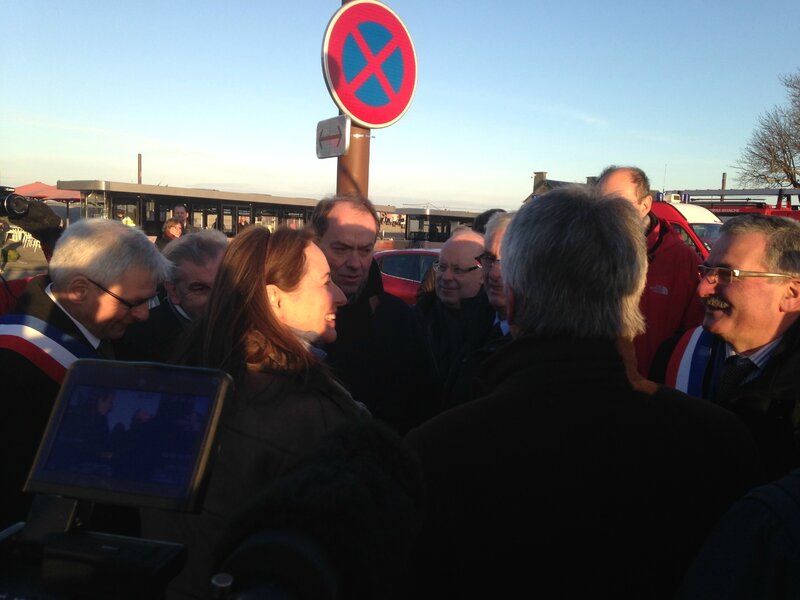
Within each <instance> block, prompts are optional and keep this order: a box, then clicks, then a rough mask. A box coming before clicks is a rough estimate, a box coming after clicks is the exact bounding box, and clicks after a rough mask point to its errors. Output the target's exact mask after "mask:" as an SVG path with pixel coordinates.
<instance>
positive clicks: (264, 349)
mask: <svg viewBox="0 0 800 600" xmlns="http://www.w3.org/2000/svg"><path fill="white" fill-rule="evenodd" d="M311 243H313V234H312V232H311V231H309V230H306V229H299V230H298V229H290V228H288V227H283V226H282V227H279V228H278V229H276V230H275V232H274V233H272V234H270V232H269V230H268V229H265V228H262V227H248V228H247V229H245V230H244V231H242V233H240V234H239V235H237V236H236V237H234V238H233V240H232V241H231V242H230V244H229V245H228V249H227V250H226V251H225V255H224V256H223V258H222V263H221V264H220V267H219V271H218V272H217V276H216V279H215V280H214V287H213V289H212V291H211V296H210V297H209V300H208V306H207V308H206V312H205V314H204V316H203V317H202V318H201V319H200V321H199V322H198V323H197V325H196V326H195V327H193V329H192V332H191V334H190V335H189V336H188V337H189V339H188V342H187V346H186V351H185V352H184V355H183V356H184V360H183V361H182V362H188V363H189V364H196V365H199V366H204V367H210V368H219V369H222V370H224V371H227V372H228V373H230V374H231V375H232V376H233V377H234V378H237V377H239V376H241V375H243V374H244V372H245V369H246V367H247V365H252V366H256V367H258V368H260V369H262V370H264V371H296V372H305V371H307V370H308V369H309V368H310V367H311V366H312V365H314V364H315V362H316V359H315V358H314V356H313V355H312V353H311V351H310V350H309V349H308V347H307V346H306V344H305V343H304V342H302V341H301V340H300V339H299V338H298V337H297V335H295V333H294V332H293V331H292V330H291V329H289V327H287V326H286V325H284V324H283V323H282V322H281V321H280V320H279V319H278V318H277V316H275V314H274V313H273V311H272V307H271V306H270V303H269V299H268V297H267V287H266V286H267V284H274V285H276V286H278V287H279V288H281V289H282V290H284V291H292V290H294V289H296V288H297V286H298V285H299V284H300V281H301V280H302V278H303V276H304V275H305V273H306V257H305V249H306V247H307V246H308V245H309V244H311Z"/></svg>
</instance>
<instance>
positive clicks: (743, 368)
mask: <svg viewBox="0 0 800 600" xmlns="http://www.w3.org/2000/svg"><path fill="white" fill-rule="evenodd" d="M755 369H756V365H755V363H754V362H753V361H752V360H750V359H749V358H747V357H746V356H738V355H733V356H729V357H728V358H727V359H725V364H723V365H722V372H721V373H720V376H719V384H717V393H716V396H715V397H714V400H715V401H716V402H718V403H719V402H726V401H727V400H729V399H730V397H731V396H732V395H733V394H734V392H735V391H736V389H737V388H738V387H739V385H740V384H741V383H742V381H744V379H745V378H746V377H747V376H748V375H749V374H750V373H751V372H752V371H754V370H755Z"/></svg>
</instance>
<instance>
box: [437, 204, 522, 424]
mask: <svg viewBox="0 0 800 600" xmlns="http://www.w3.org/2000/svg"><path fill="white" fill-rule="evenodd" d="M513 216H514V213H509V212H506V211H497V212H495V213H494V214H492V215H491V217H489V221H488V222H487V223H486V226H485V233H484V249H483V253H481V254H480V256H478V257H477V259H478V261H479V262H480V264H481V269H482V270H483V277H484V288H485V289H486V295H487V296H488V298H489V304H491V305H492V308H494V309H495V311H496V315H495V318H494V326H493V327H492V330H491V333H490V334H489V335H488V337H487V339H486V342H485V343H484V344H483V345H482V346H480V347H479V348H477V349H476V350H474V351H473V352H470V353H469V354H468V355H466V356H464V357H463V358H462V359H461V361H460V362H459V363H458V364H457V365H456V366H454V367H453V369H452V372H451V373H450V375H449V377H448V378H447V381H445V385H444V407H445V408H451V407H453V406H457V405H459V404H463V403H464V402H467V401H469V400H471V399H472V398H473V397H474V380H475V378H476V374H477V373H478V370H479V368H480V366H481V364H482V363H483V362H484V361H485V360H486V359H487V358H488V357H489V356H491V355H492V354H494V353H495V352H496V351H497V350H499V349H500V348H502V347H503V346H505V345H506V344H508V343H509V342H510V341H511V329H510V326H509V324H508V314H507V311H506V294H505V286H504V284H503V272H502V269H501V266H500V265H501V263H502V242H503V236H505V233H506V229H508V224H509V223H510V222H511V218H512V217H513Z"/></svg>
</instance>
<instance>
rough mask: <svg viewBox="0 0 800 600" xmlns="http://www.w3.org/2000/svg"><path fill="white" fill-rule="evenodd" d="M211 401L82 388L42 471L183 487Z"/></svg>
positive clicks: (123, 482) (122, 486)
mask: <svg viewBox="0 0 800 600" xmlns="http://www.w3.org/2000/svg"><path fill="white" fill-rule="evenodd" d="M209 404H210V402H209V398H207V397H203V396H189V395H177V394H165V393H160V392H145V391H135V390H126V389H113V388H107V387H94V386H88V385H81V386H77V387H76V388H75V389H74V390H73V393H72V394H71V395H70V398H69V401H68V404H67V406H66V409H65V410H64V412H63V414H62V416H61V420H60V423H59V425H58V428H57V432H56V435H55V438H54V440H53V444H52V446H51V448H50V451H49V453H48V455H47V457H46V460H45V462H44V468H43V472H42V474H43V475H45V476H47V474H48V473H47V472H50V473H49V475H50V476H53V477H55V478H56V479H58V478H69V479H73V478H74V476H84V477H85V478H87V480H88V479H96V480H97V481H98V483H99V482H102V480H108V481H109V482H110V481H114V485H115V487H116V488H118V489H125V488H131V487H136V486H137V485H138V484H157V485H162V486H170V487H172V486H175V487H179V488H180V487H184V486H186V485H187V484H188V482H189V480H190V479H191V477H192V474H193V469H194V466H195V462H196V457H197V454H198V452H199V449H200V444H201V442H202V440H203V436H204V434H205V430H206V425H207V422H208V417H209ZM126 482H128V483H127V484H126Z"/></svg>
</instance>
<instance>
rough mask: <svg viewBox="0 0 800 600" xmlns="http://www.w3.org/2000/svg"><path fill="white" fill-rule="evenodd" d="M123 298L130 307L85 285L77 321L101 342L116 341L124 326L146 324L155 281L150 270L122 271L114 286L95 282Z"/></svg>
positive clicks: (131, 269)
mask: <svg viewBox="0 0 800 600" xmlns="http://www.w3.org/2000/svg"><path fill="white" fill-rule="evenodd" d="M98 283H100V284H102V285H103V286H104V287H106V288H107V289H108V291H109V292H112V293H114V294H116V295H117V296H119V297H120V298H123V299H124V300H126V301H127V302H129V303H130V304H133V305H135V307H134V308H129V307H127V306H125V305H124V304H123V303H122V302H120V301H119V300H117V299H116V298H114V297H113V296H112V295H111V294H108V293H106V292H105V291H103V290H101V289H100V288H99V287H97V286H96V285H94V284H92V283H89V282H88V281H87V282H86V288H85V289H86V298H85V301H84V302H83V303H82V304H81V306H80V307H79V308H78V311H79V313H80V314H79V316H78V317H77V318H78V320H79V321H80V322H81V323H82V324H83V325H84V327H86V329H88V330H89V331H91V332H92V334H94V335H95V336H97V337H98V338H100V339H101V340H116V339H119V338H121V337H122V336H123V334H124V333H125V330H126V329H127V328H128V325H130V324H131V323H135V322H136V321H146V320H147V317H148V316H149V313H150V309H149V307H148V303H147V301H148V300H149V299H150V298H152V297H153V296H155V295H156V280H155V279H154V278H153V275H152V274H151V273H150V271H148V270H146V269H145V268H143V267H139V266H134V267H131V268H130V269H128V270H127V271H125V273H124V274H123V276H122V277H121V278H120V280H119V281H118V282H116V283H107V282H98Z"/></svg>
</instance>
